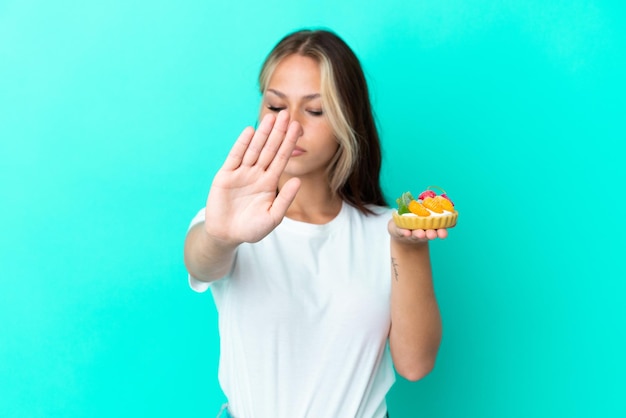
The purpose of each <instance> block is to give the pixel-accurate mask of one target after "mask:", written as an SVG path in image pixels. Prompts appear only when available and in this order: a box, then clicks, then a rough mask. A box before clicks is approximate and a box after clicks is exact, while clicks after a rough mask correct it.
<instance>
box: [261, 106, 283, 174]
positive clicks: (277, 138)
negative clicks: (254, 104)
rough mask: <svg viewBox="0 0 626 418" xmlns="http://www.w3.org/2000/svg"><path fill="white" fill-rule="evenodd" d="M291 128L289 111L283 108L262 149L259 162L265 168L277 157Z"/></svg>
mask: <svg viewBox="0 0 626 418" xmlns="http://www.w3.org/2000/svg"><path fill="white" fill-rule="evenodd" d="M288 130H289V112H287V111H285V110H282V111H280V112H279V113H278V115H277V116H276V122H274V126H273V127H272V131H271V132H270V134H269V137H268V138H267V142H265V146H264V147H263V149H262V150H261V153H260V155H259V158H258V160H257V164H258V165H259V167H261V168H263V169H264V170H265V169H266V168H267V167H268V166H269V165H270V164H271V162H272V161H273V160H274V157H276V153H277V152H278V150H279V149H280V146H281V144H282V143H283V141H284V140H285V136H286V135H287V132H288Z"/></svg>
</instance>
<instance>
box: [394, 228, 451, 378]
mask: <svg viewBox="0 0 626 418" xmlns="http://www.w3.org/2000/svg"><path fill="white" fill-rule="evenodd" d="M389 231H390V234H391V276H392V278H391V280H392V284H391V330H390V333H389V346H390V349H391V355H392V358H393V362H394V366H395V368H396V371H397V372H398V373H399V374H400V375H401V376H402V377H404V378H406V379H408V380H411V381H416V380H419V379H421V378H423V377H424V376H426V375H427V374H428V373H430V371H431V370H432V369H433V367H434V365H435V359H436V357H437V352H438V351H439V344H440V342H441V332H442V327H441V316H440V314H439V307H438V305H437V300H436V298H435V291H434V287H433V278H432V269H431V264H430V253H429V249H428V241H429V240H431V239H436V238H445V237H446V236H447V231H446V230H445V229H440V230H436V231H435V230H428V231H423V230H416V231H408V230H406V229H399V228H397V227H396V226H395V224H393V221H390V224H389Z"/></svg>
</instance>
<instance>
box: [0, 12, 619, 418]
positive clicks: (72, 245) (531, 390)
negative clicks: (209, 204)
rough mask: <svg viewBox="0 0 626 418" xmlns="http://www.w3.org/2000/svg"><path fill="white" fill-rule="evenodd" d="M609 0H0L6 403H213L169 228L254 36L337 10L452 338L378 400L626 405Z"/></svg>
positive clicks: (541, 408)
mask: <svg viewBox="0 0 626 418" xmlns="http://www.w3.org/2000/svg"><path fill="white" fill-rule="evenodd" d="M625 9H626V5H625V3H624V2H623V1H600V0H597V1H592V0H589V1H585V0H569V1H550V0H545V1H542V0H504V1H495V0H492V1H488V0H477V1H464V0H448V1H436V0H424V1H414V2H409V1H406V0H403V1H397V0H387V1H384V2H367V1H336V0H333V1H331V0H319V1H316V2H309V1H303V2H280V1H274V0H268V1H264V2H261V1H240V2H226V1H220V2H216V1H211V0H204V1H200V0H181V1H173V0H155V1H122V0H109V1H106V2H105V1H82V2H79V1H69V0H57V1H54V2H46V1H41V0H19V1H17V0H0V192H1V193H0V195H1V196H2V197H1V198H0V199H1V203H2V204H1V209H0V210H1V211H2V212H1V213H2V216H1V217H0V254H1V255H0V416H2V417H4V418H42V417H70V418H75V417H90V418H100V417H102V418H104V417H107V418H108V417H212V416H215V414H216V413H217V409H219V406H220V405H221V403H222V401H223V399H224V398H223V395H222V393H221V391H220V389H219V386H218V382H217V361H218V354H219V353H218V336H217V323H216V319H217V318H216V312H215V308H214V306H213V301H212V299H211V296H210V294H208V293H207V294H196V293H193V292H192V291H191V290H190V289H189V288H188V287H187V278H186V272H185V269H184V265H183V262H182V245H183V239H184V236H185V232H186V228H187V225H188V222H189V221H190V219H191V218H192V217H193V215H194V214H195V213H196V211H197V210H199V209H200V208H201V207H202V206H203V204H204V200H205V198H206V194H207V191H208V188H209V185H210V182H211V179H212V176H213V174H214V172H215V171H216V170H217V168H218V167H219V165H220V164H221V161H222V160H223V158H224V157H225V155H226V153H227V151H228V149H229V147H230V145H231V143H232V142H233V141H234V139H235V138H236V137H237V135H238V134H239V132H240V131H241V130H242V129H243V128H244V127H245V126H247V125H252V124H254V123H255V120H256V114H257V109H258V99H259V93H258V91H257V84H256V76H257V72H258V70H259V67H260V64H261V61H262V59H263V58H264V56H265V54H266V53H267V52H268V51H269V50H270V49H271V47H272V46H273V45H274V44H275V42H277V41H278V39H279V38H280V37H282V36H283V35H284V34H286V33H287V32H289V31H292V30H294V29H298V28H302V27H325V28H331V29H333V30H335V31H337V32H338V33H339V34H340V35H341V36H342V37H343V38H344V39H345V40H346V41H347V42H348V43H349V44H350V45H351V46H352V47H353V48H354V50H355V51H356V52H357V54H358V56H359V57H360V59H361V60H362V63H363V65H364V67H365V70H366V72H367V77H368V79H369V82H370V85H371V94H372V101H373V104H374V106H375V109H376V114H377V119H378V121H379V125H380V130H381V133H382V141H383V148H384V152H385V157H384V167H383V174H382V178H383V184H384V189H385V193H386V195H387V196H388V198H389V201H390V202H393V200H394V199H395V197H396V196H397V195H399V194H400V193H401V192H403V191H405V190H413V191H419V190H420V189H422V188H423V187H425V186H427V185H430V184H436V185H441V186H444V187H445V188H446V189H447V191H448V194H450V195H451V196H453V198H454V200H455V203H456V205H457V208H458V209H459V212H460V218H459V225H458V226H457V227H456V228H454V229H453V230H451V231H450V236H449V239H447V240H445V241H439V242H435V243H433V244H432V258H433V263H434V270H435V281H436V291H437V295H438V299H439V301H440V305H441V311H442V315H443V321H444V328H445V330H444V337H443V342H442V346H441V351H440V355H439V357H438V361H437V365H436V368H435V370H434V371H433V372H432V373H431V374H430V375H428V376H427V377H426V378H424V379H423V380H421V381H419V382H416V383H411V382H407V381H405V380H403V379H402V378H398V381H397V383H396V385H395V386H394V388H393V389H392V391H391V392H390V394H389V397H388V402H389V410H390V415H391V416H392V417H393V418H401V417H409V418H411V417H437V418H459V417H464V418H469V417H472V418H473V417H476V418H484V417H498V418H499V417H581V418H582V417H624V416H626V406H625V401H624V395H625V393H626V382H625V378H624V374H625V373H626V361H625V360H624V354H625V351H626V342H625V339H626V336H625V334H626V332H625V325H626V324H625V322H626V310H625V308H624V296H625V290H626V288H625V286H624V279H625V278H626V269H625V264H624V248H625V246H624V244H623V239H624V233H625V232H626V231H625V230H624V229H625V228H624V215H623V213H624V212H623V208H624V186H623V183H624V180H625V179H626V175H625V170H624V168H623V165H624V159H625V157H626V153H625V152H624V146H623V145H624V143H625V142H626V129H625V121H626V117H625V116H626V99H625V97H626V88H625V85H624V84H625V83H624V80H625V74H626V65H625V60H626V56H625V52H626V29H625V28H626V26H624V21H625V18H626V14H625V13H624V12H625Z"/></svg>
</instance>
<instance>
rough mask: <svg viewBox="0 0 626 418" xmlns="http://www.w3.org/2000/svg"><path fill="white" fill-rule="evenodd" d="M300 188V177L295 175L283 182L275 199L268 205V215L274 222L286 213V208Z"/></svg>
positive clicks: (277, 221)
mask: <svg viewBox="0 0 626 418" xmlns="http://www.w3.org/2000/svg"><path fill="white" fill-rule="evenodd" d="M299 189H300V179H299V178H297V177H292V178H290V179H289V180H287V181H286V182H285V184H283V187H281V188H280V191H279V192H278V195H277V196H276V199H274V203H272V206H271V207H270V215H271V216H272V218H273V219H274V220H275V222H276V224H278V223H280V221H281V220H282V219H283V218H284V217H285V214H286V213H287V209H288V208H289V206H290V205H291V202H293V199H295V197H296V194H297V193H298V190H299Z"/></svg>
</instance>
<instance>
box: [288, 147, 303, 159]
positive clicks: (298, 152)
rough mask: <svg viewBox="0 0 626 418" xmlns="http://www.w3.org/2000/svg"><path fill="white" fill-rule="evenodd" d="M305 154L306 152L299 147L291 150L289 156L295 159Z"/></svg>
mask: <svg viewBox="0 0 626 418" xmlns="http://www.w3.org/2000/svg"><path fill="white" fill-rule="evenodd" d="M305 152H306V151H305V150H303V149H302V148H300V147H295V148H294V149H293V151H291V156H292V157H297V156H298V155H302V154H304V153H305Z"/></svg>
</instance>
